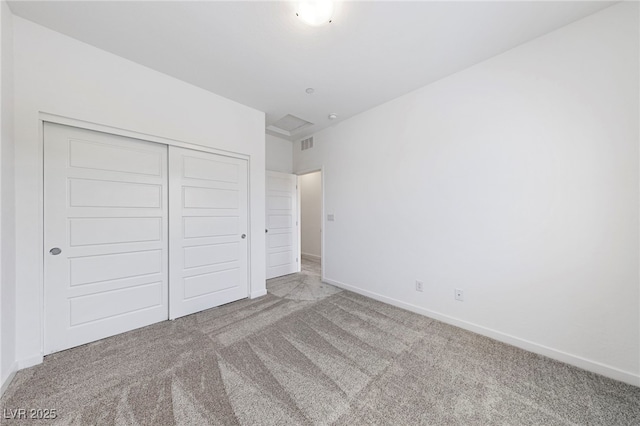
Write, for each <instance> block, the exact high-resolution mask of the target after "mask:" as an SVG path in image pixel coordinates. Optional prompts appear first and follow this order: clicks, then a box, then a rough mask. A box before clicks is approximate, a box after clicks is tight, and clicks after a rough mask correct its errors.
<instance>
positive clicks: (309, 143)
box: [300, 136, 313, 151]
mask: <svg viewBox="0 0 640 426" xmlns="http://www.w3.org/2000/svg"><path fill="white" fill-rule="evenodd" d="M300 145H301V148H302V150H303V151H304V150H307V149H311V148H313V136H311V137H310V138H307V139H304V140H302V141H301V142H300Z"/></svg>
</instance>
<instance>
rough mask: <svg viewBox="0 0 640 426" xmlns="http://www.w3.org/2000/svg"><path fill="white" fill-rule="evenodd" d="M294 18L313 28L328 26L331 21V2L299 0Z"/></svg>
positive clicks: (329, 0)
mask: <svg viewBox="0 0 640 426" xmlns="http://www.w3.org/2000/svg"><path fill="white" fill-rule="evenodd" d="M296 16H297V17H298V18H300V19H302V21H304V23H305V24H307V25H311V26H313V27H319V26H320V25H324V24H328V23H330V22H331V20H332V19H333V1H332V0H300V1H298V11H297V12H296Z"/></svg>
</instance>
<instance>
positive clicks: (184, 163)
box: [169, 146, 250, 319]
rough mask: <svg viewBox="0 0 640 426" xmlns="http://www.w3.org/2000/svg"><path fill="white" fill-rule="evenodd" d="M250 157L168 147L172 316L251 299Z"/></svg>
mask: <svg viewBox="0 0 640 426" xmlns="http://www.w3.org/2000/svg"><path fill="white" fill-rule="evenodd" d="M247 172H248V169H247V161H246V160H243V159H238V158H232V157H225V156H222V155H215V154H211V153H206V152H200V151H192V150H188V149H182V148H177V147H173V146H172V147H169V176H170V178H169V187H170V189H169V191H170V193H171V199H170V201H169V218H170V237H169V239H170V244H169V245H170V248H169V250H170V258H171V270H170V279H171V286H170V290H169V292H170V294H169V299H170V302H169V317H170V318H171V319H174V318H179V317H181V316H184V315H188V314H191V313H194V312H198V311H202V310H204V309H208V308H212V307H214V306H219V305H222V304H225V303H229V302H233V301H235V300H238V299H242V298H245V297H248V295H249V279H248V267H247V263H248V247H249V245H248V241H249V238H250V237H249V235H248V176H247Z"/></svg>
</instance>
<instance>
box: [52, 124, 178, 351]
mask: <svg viewBox="0 0 640 426" xmlns="http://www.w3.org/2000/svg"><path fill="white" fill-rule="evenodd" d="M44 150H45V151H44V153H45V155H44V158H45V164H44V194H45V199H44V216H45V221H44V231H45V233H44V247H45V254H44V259H45V262H44V263H45V265H44V266H45V292H44V298H45V303H44V306H45V342H44V349H45V354H49V353H52V352H55V351H59V350H63V349H67V348H70V347H73V346H78V345H81V344H84V343H88V342H91V341H94V340H98V339H101V338H104V337H107V336H112V335H115V334H118V333H122V332H124V331H127V330H131V329H134V328H138V327H142V326H145V325H148V324H152V323H155V322H158V321H162V320H164V319H167V317H168V271H167V269H168V267H167V266H168V259H167V256H168V236H167V230H168V215H167V213H168V203H167V199H168V194H167V187H168V185H167V182H168V179H167V147H166V146H164V145H159V144H154V143H150V142H143V141H140V140H136V139H130V138H124V137H120V136H114V135H108V134H105V133H99V132H93V131H89V130H83V129H77V128H73V127H68V126H62V125H57V124H49V123H45V125H44Z"/></svg>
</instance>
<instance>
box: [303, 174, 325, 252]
mask: <svg viewBox="0 0 640 426" xmlns="http://www.w3.org/2000/svg"><path fill="white" fill-rule="evenodd" d="M298 187H299V188H300V189H299V191H300V237H301V251H302V255H303V256H305V255H306V256H308V257H310V258H311V259H316V260H320V256H321V249H320V247H321V225H322V173H321V172H314V173H309V174H306V175H302V176H298Z"/></svg>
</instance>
